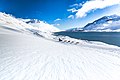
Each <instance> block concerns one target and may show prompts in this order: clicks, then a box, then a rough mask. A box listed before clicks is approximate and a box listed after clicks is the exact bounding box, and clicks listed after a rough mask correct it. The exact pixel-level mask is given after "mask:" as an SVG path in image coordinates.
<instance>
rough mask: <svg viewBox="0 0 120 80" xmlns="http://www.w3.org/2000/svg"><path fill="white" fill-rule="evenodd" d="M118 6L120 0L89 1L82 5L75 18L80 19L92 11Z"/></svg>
mask: <svg viewBox="0 0 120 80" xmlns="http://www.w3.org/2000/svg"><path fill="white" fill-rule="evenodd" d="M117 4H120V0H90V1H87V2H86V3H84V4H83V6H82V8H80V9H78V11H77V13H76V18H81V17H84V16H86V15H87V13H89V12H90V11H92V10H96V9H103V8H106V7H108V6H113V5H117Z"/></svg>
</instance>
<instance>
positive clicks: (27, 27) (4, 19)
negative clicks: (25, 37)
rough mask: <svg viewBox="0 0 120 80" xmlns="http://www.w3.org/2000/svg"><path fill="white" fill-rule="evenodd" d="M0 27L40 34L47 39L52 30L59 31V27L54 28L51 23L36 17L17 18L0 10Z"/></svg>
mask: <svg viewBox="0 0 120 80" xmlns="http://www.w3.org/2000/svg"><path fill="white" fill-rule="evenodd" d="M0 27H2V28H5V29H9V30H14V31H17V32H22V33H27V34H34V35H37V36H42V37H45V38H48V39H50V38H51V37H52V32H58V31H59V29H57V28H55V27H54V26H53V25H50V24H48V23H45V22H43V21H40V20H37V19H21V18H18V19H17V18H15V17H13V16H11V15H9V14H5V13H2V12H0Z"/></svg>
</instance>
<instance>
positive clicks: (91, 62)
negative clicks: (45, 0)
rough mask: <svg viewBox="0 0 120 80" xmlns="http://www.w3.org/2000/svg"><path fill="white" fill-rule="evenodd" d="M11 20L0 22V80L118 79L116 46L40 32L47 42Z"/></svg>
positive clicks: (119, 58) (119, 66)
mask: <svg viewBox="0 0 120 80" xmlns="http://www.w3.org/2000/svg"><path fill="white" fill-rule="evenodd" d="M0 15H1V14H0ZM5 18H6V17H5ZM10 18H11V17H10ZM7 19H8V18H7ZM7 19H6V20H7ZM12 19H13V18H12ZM0 20H1V16H0ZM4 20H5V19H4ZM14 20H15V22H17V21H18V20H17V21H16V19H14ZM14 20H8V21H9V22H10V21H11V22H12V21H13V23H12V25H11V26H10V24H8V23H4V21H3V19H2V20H1V21H0V80H120V47H117V46H113V45H108V44H105V43H101V42H89V41H82V40H77V39H72V38H69V37H63V36H58V37H56V36H52V35H51V34H49V35H48V33H46V34H45V33H44V36H47V37H50V38H52V39H51V40H47V39H45V38H42V37H39V36H35V35H33V34H32V35H31V34H27V33H24V32H25V31H26V29H24V27H20V29H18V28H19V27H18V28H17V27H16V26H15V25H16V24H15V23H14ZM2 22H3V23H4V27H6V26H7V27H8V28H12V29H14V30H21V29H23V30H24V31H23V33H21V32H17V31H14V30H11V29H6V28H4V27H3V23H2ZM20 22H21V21H20ZM20 22H19V21H18V23H20ZM21 23H22V24H24V25H27V26H28V25H29V24H26V23H24V22H21ZM18 25H19V24H18ZM27 26H25V27H27ZM29 26H30V25H29ZM30 28H33V26H30ZM59 38H61V39H62V41H61V42H59V41H58V39H59ZM55 40H56V41H55ZM76 43H77V44H76Z"/></svg>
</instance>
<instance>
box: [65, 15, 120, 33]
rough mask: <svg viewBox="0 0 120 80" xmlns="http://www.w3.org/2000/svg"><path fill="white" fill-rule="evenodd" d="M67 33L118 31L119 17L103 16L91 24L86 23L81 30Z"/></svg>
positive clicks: (119, 27)
mask: <svg viewBox="0 0 120 80" xmlns="http://www.w3.org/2000/svg"><path fill="white" fill-rule="evenodd" d="M67 31H106V32H109V31H118V32H119V31H120V16H118V15H111V16H104V17H102V18H100V19H98V20H95V21H94V22H92V23H88V24H87V25H86V26H85V27H83V28H74V29H70V30H67Z"/></svg>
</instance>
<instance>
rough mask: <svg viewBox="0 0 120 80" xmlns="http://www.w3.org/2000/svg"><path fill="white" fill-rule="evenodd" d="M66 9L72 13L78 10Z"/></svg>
mask: <svg viewBox="0 0 120 80" xmlns="http://www.w3.org/2000/svg"><path fill="white" fill-rule="evenodd" d="M67 11H70V12H72V13H74V12H77V11H78V10H76V9H75V8H72V9H68V10H67Z"/></svg>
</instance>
